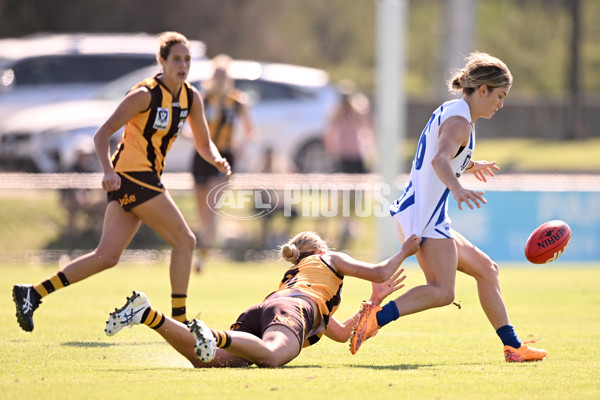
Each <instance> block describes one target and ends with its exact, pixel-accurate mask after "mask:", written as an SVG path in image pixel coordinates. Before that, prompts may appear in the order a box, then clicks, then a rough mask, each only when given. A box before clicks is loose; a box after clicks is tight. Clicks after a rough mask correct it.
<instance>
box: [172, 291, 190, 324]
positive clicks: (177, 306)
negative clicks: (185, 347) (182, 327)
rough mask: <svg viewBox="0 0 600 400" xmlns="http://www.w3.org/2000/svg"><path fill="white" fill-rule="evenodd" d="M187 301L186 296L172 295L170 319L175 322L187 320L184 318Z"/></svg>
mask: <svg viewBox="0 0 600 400" xmlns="http://www.w3.org/2000/svg"><path fill="white" fill-rule="evenodd" d="M186 300H187V294H172V295H171V307H172V308H171V317H173V319H174V320H175V321H179V322H185V321H186V320H187V318H186V316H185V312H186V311H185V302H186Z"/></svg>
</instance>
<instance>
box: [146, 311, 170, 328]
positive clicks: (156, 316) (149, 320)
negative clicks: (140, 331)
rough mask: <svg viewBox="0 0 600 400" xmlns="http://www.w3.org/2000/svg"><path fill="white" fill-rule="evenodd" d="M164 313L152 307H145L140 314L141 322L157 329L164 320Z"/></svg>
mask: <svg viewBox="0 0 600 400" xmlns="http://www.w3.org/2000/svg"><path fill="white" fill-rule="evenodd" d="M165 319H166V317H165V314H163V313H161V312H160V311H158V310H155V309H154V308H152V307H148V308H146V310H145V311H144V315H142V324H144V325H148V326H149V327H150V328H152V329H158V328H160V327H161V326H162V324H164V322H165Z"/></svg>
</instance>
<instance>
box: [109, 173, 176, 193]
mask: <svg viewBox="0 0 600 400" xmlns="http://www.w3.org/2000/svg"><path fill="white" fill-rule="evenodd" d="M119 174H121V175H123V176H124V177H125V178H127V179H129V180H130V181H131V182H133V183H137V184H138V185H140V186H143V187H145V188H148V189H152V190H154V191H156V192H160V193H164V192H165V189H161V188H159V187H156V186H152V185H150V184H148V183H146V182H142V181H140V180H139V179H135V178H134V177H132V176H131V175H129V174H127V173H125V172H119Z"/></svg>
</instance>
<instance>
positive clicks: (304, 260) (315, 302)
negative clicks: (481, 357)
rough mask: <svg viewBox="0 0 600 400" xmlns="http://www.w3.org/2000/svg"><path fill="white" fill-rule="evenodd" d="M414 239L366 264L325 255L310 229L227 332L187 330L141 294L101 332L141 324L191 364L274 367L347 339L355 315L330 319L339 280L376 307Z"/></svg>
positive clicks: (195, 324) (287, 249) (284, 249)
mask: <svg viewBox="0 0 600 400" xmlns="http://www.w3.org/2000/svg"><path fill="white" fill-rule="evenodd" d="M420 241H421V238H419V237H417V236H415V235H413V236H411V237H409V238H408V239H407V240H406V241H405V242H404V243H403V244H402V248H401V249H400V251H399V252H398V253H396V254H394V255H393V256H392V257H390V258H389V259H387V260H385V261H383V262H380V263H377V264H371V263H367V262H364V261H359V260H356V259H354V258H352V257H350V256H349V255H347V254H344V253H340V252H332V251H329V248H328V246H327V244H326V243H325V242H324V241H323V240H322V239H321V238H320V237H319V235H317V234H316V233H314V232H302V233H299V234H298V235H296V236H294V237H293V238H292V239H291V240H290V241H288V242H287V243H286V244H284V245H283V246H281V256H282V257H283V258H284V259H285V260H286V261H289V262H291V263H292V266H291V267H290V268H289V269H288V270H287V271H286V272H285V273H284V276H283V279H282V280H281V282H280V283H279V287H278V289H277V290H275V291H274V292H273V293H271V294H269V295H268V296H267V298H266V299H265V300H263V302H262V303H260V304H256V305H254V306H252V307H250V308H248V309H247V310H246V311H244V312H243V313H242V314H241V315H240V316H239V317H238V319H237V321H236V322H235V323H234V324H233V325H232V326H231V328H230V330H227V331H224V330H216V329H210V328H209V327H208V326H207V325H206V324H205V323H204V322H202V321H200V320H196V319H195V320H193V321H192V324H191V325H190V327H189V328H188V326H186V325H184V324H181V323H179V322H177V321H175V320H173V319H171V318H168V317H166V316H165V315H163V314H162V313H161V312H160V311H158V310H156V309H154V308H152V306H151V305H150V303H149V302H148V299H147V298H146V296H145V295H144V294H143V293H141V292H133V296H131V297H128V298H127V302H126V303H125V305H124V306H123V307H121V308H120V309H119V310H116V311H115V312H113V313H111V314H110V316H109V318H108V321H106V328H105V332H106V334H107V335H109V336H112V335H114V334H116V333H117V332H118V331H120V330H121V329H122V328H124V327H126V326H131V325H135V324H144V325H147V326H149V327H150V328H153V329H155V330H156V332H158V333H159V334H160V335H161V336H162V337H163V338H164V339H165V340H166V341H167V342H169V344H170V345H171V346H173V348H174V349H175V350H177V351H178V352H179V353H181V354H182V355H183V356H185V357H186V358H187V359H188V360H189V361H190V362H191V363H192V364H193V365H194V366H195V367H197V368H201V367H245V366H248V365H251V364H256V365H257V366H259V367H279V366H282V365H285V364H287V363H289V362H290V361H292V360H293V359H294V358H296V357H297V356H298V354H300V351H301V350H302V348H303V347H307V346H310V345H312V344H315V343H316V342H317V341H318V340H319V339H320V338H321V336H322V335H323V334H324V335H325V336H327V337H329V338H330V339H332V340H335V341H338V342H346V341H347V340H348V338H349V337H350V334H351V332H352V329H353V327H354V325H355V324H356V322H357V321H358V313H356V314H354V315H353V316H352V317H350V318H348V319H347V320H346V321H344V322H340V321H338V320H337V319H336V318H335V317H334V316H333V314H334V313H335V311H336V310H337V308H338V307H339V305H340V301H341V289H342V283H343V279H344V276H346V275H347V276H354V277H357V278H361V279H365V280H368V281H371V282H380V283H374V284H373V291H372V294H371V301H373V302H374V303H376V304H380V303H381V302H382V301H383V299H384V298H385V297H386V296H388V295H389V294H391V293H393V292H395V291H397V290H399V289H401V288H402V287H404V285H403V284H402V281H403V280H404V278H405V276H404V275H403V272H404V270H403V269H399V267H400V265H401V264H402V262H404V260H405V259H406V258H407V257H408V256H410V255H412V254H414V253H416V252H417V251H418V250H419V243H420Z"/></svg>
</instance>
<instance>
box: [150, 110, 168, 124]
mask: <svg viewBox="0 0 600 400" xmlns="http://www.w3.org/2000/svg"><path fill="white" fill-rule="evenodd" d="M152 127H153V128H154V129H162V130H165V129H167V128H168V127H169V109H168V108H162V107H158V109H157V110H156V119H155V120H154V125H152Z"/></svg>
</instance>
